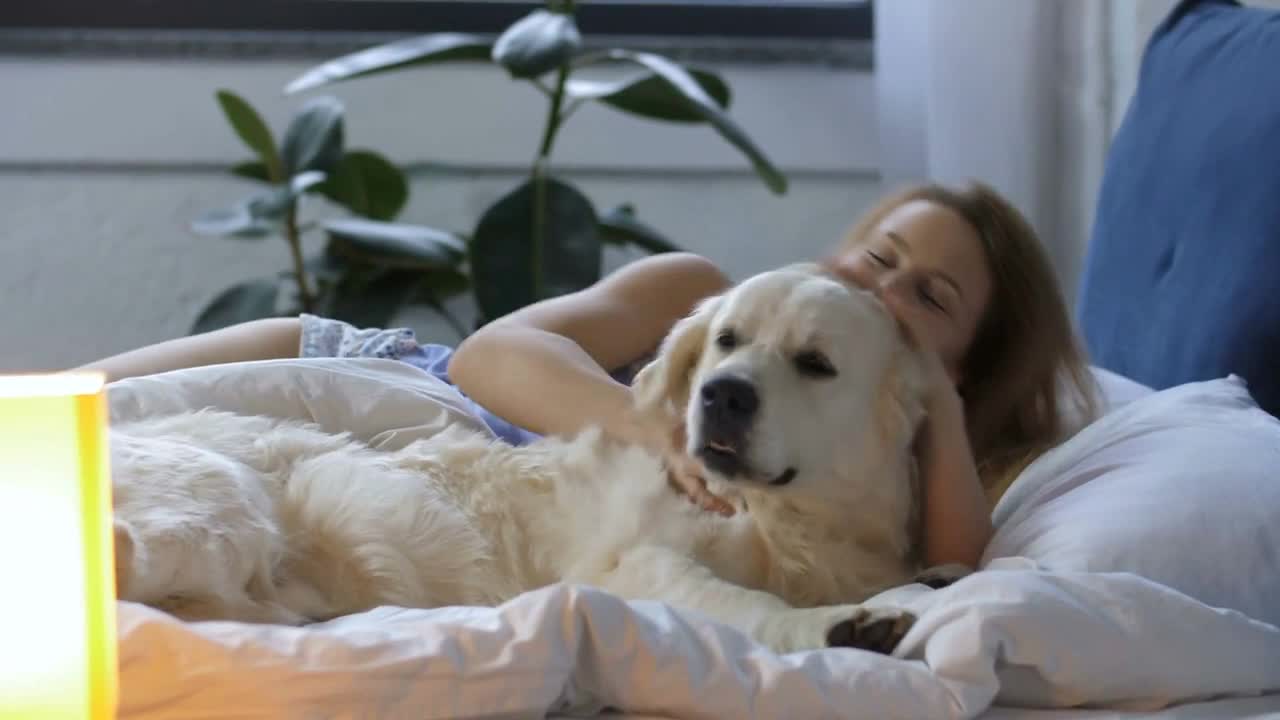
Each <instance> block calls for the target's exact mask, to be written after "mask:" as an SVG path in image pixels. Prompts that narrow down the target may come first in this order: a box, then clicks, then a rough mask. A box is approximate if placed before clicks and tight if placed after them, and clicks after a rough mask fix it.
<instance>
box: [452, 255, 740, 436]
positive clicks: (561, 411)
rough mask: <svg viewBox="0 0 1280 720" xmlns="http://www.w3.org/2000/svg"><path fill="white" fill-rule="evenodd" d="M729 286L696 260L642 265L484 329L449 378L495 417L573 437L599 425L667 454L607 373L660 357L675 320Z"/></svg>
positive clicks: (661, 259) (664, 259) (658, 258)
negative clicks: (661, 344)
mask: <svg viewBox="0 0 1280 720" xmlns="http://www.w3.org/2000/svg"><path fill="white" fill-rule="evenodd" d="M728 284H729V281H728V279H727V278H726V277H725V276H724V274H723V273H721V272H720V270H719V269H717V268H716V267H715V266H714V265H713V264H711V263H710V262H709V261H707V260H705V259H704V258H701V257H698V256H696V255H690V254H686V253H667V254H661V255H654V256H651V257H648V258H644V259H642V260H637V261H635V262H633V263H630V264H628V265H626V266H624V267H623V268H621V269H619V270H617V271H615V272H614V273H611V274H610V275H608V276H606V277H605V278H603V279H601V280H600V281H599V282H598V283H596V284H595V285H593V286H592V287H590V288H588V289H586V290H582V291H580V292H577V293H573V294H570V295H565V296H561V297H558V298H553V299H549V300H544V301H542V302H539V303H535V304H534V305H530V306H528V307H526V308H523V309H521V310H519V311H517V312H514V313H512V314H511V315H508V316H506V317H503V318H500V319H499V320H496V321H494V322H492V323H490V324H489V325H486V326H485V327H483V328H481V329H480V330H478V331H477V332H475V333H474V334H472V335H471V336H470V337H469V338H467V339H466V340H465V341H463V342H462V344H461V345H459V346H458V349H457V351H456V352H455V353H454V356H453V358H452V360H451V361H450V363H449V377H450V379H451V380H452V381H453V382H454V383H455V384H456V385H457V386H458V387H459V389H461V390H462V391H463V392H465V393H466V394H467V395H469V396H470V397H471V398H472V399H473V400H475V401H476V402H478V403H480V404H481V405H483V406H484V407H485V408H487V409H488V410H490V411H491V412H493V413H496V414H498V415H500V416H502V417H503V418H505V419H507V420H509V421H511V422H513V423H515V424H516V425H520V426H521V427H525V428H528V429H530V430H532V431H534V432H537V433H540V434H571V433H574V432H577V431H579V430H581V429H583V428H584V427H586V426H588V425H592V424H594V425H598V426H600V427H601V429H603V430H604V431H605V432H607V433H609V434H611V435H614V436H615V437H618V438H621V439H624V440H627V441H630V442H637V443H642V444H645V445H647V446H649V447H654V448H655V449H660V448H657V447H655V446H656V445H658V444H659V443H661V442H662V441H664V440H665V439H660V438H655V437H653V436H652V432H653V430H654V429H653V428H649V427H646V426H642V425H640V424H639V423H638V422H637V420H636V418H635V415H634V413H633V411H632V399H631V390H630V388H628V387H627V386H626V385H623V384H621V383H619V382H617V381H615V380H614V379H613V378H611V377H610V376H609V371H610V370H611V369H614V368H618V367H621V366H622V365H624V364H626V363H629V362H632V361H634V360H635V359H636V358H638V357H641V356H642V355H644V354H645V353H646V352H649V351H651V350H653V349H654V348H655V347H656V346H657V345H658V343H659V342H661V340H662V338H663V337H664V336H665V335H666V333H667V332H668V331H669V330H670V329H671V326H672V325H674V324H675V322H676V321H677V320H679V319H680V318H682V317H684V316H685V315H687V314H689V312H691V311H692V309H693V308H694V306H695V305H696V304H697V303H698V302H700V301H701V300H703V299H704V298H706V297H708V296H710V295H712V294H715V293H717V292H719V291H721V290H723V289H724V288H725V287H727V286H728ZM661 449H662V450H665V448H661Z"/></svg>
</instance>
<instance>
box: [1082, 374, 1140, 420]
mask: <svg viewBox="0 0 1280 720" xmlns="http://www.w3.org/2000/svg"><path fill="white" fill-rule="evenodd" d="M1089 371H1090V372H1092V373H1093V378H1094V380H1096V381H1097V383H1098V389H1099V391H1100V393H1101V395H1102V407H1103V409H1104V410H1105V411H1107V412H1110V411H1111V410H1115V409H1116V408H1120V407H1124V406H1125V405H1128V404H1129V403H1131V402H1133V401H1134V400H1137V399H1138V398H1143V397H1146V396H1148V395H1150V394H1151V393H1153V392H1155V390H1152V389H1151V388H1149V387H1147V386H1146V385H1143V384H1142V383H1140V382H1137V381H1136V380H1130V379H1129V378H1127V377H1125V376H1123V375H1120V374H1118V373H1114V372H1111V371H1110V370H1107V369H1105V368H1100V367H1092V366H1091V367H1090V368H1089Z"/></svg>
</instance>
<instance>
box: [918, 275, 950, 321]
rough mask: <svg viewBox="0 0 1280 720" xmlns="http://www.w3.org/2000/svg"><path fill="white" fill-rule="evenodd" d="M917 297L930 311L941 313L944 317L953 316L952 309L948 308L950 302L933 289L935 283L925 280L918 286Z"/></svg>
mask: <svg viewBox="0 0 1280 720" xmlns="http://www.w3.org/2000/svg"><path fill="white" fill-rule="evenodd" d="M916 296H917V297H918V298H919V300H920V302H921V303H922V304H923V305H925V306H926V307H928V308H929V309H930V310H934V311H937V312H940V313H942V314H944V315H948V316H949V315H951V308H950V307H949V306H948V304H949V301H948V299H947V298H944V297H942V295H941V294H940V293H939V292H938V291H937V290H936V289H935V288H934V287H933V281H931V280H924V281H923V282H920V283H919V284H918V285H916Z"/></svg>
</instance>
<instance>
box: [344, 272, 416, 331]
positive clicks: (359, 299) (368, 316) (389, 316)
mask: <svg viewBox="0 0 1280 720" xmlns="http://www.w3.org/2000/svg"><path fill="white" fill-rule="evenodd" d="M421 282H422V274H421V273H419V272H414V271H409V270H392V269H388V268H380V267H375V266H353V267H352V268H351V269H350V271H349V272H347V273H346V274H345V275H344V277H343V278H342V279H341V280H339V281H338V283H337V284H336V285H334V286H333V288H332V289H331V291H330V296H329V297H328V298H326V300H327V302H326V304H325V306H324V314H325V315H326V316H327V317H331V318H334V319H337V320H343V321H345V322H349V323H351V324H352V325H355V326H356V327H388V326H389V325H391V323H392V322H393V321H394V320H395V316H396V314H397V313H399V312H400V310H401V308H403V307H405V306H406V305H408V304H409V303H410V301H411V299H412V298H413V297H414V295H415V294H416V293H417V292H418V287H419V285H420V284H421Z"/></svg>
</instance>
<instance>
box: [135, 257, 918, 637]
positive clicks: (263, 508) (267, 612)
mask: <svg viewBox="0 0 1280 720" xmlns="http://www.w3.org/2000/svg"><path fill="white" fill-rule="evenodd" d="M726 328H732V330H733V331H734V333H736V335H737V337H738V338H739V342H738V344H737V346H736V347H735V348H733V349H731V350H725V349H722V348H721V347H720V344H719V343H718V342H717V337H719V336H720V335H721V334H722V332H723V331H724V330H725V329H726ZM814 350H816V351H819V352H821V353H823V354H825V356H826V358H827V359H828V360H829V361H830V364H831V366H832V367H833V368H834V369H835V370H836V371H837V373H838V374H837V375H835V376H834V377H828V378H820V377H811V376H809V375H806V374H804V373H802V372H800V371H798V370H797V367H796V364H795V358H796V355H797V353H801V352H805V351H814ZM726 373H729V374H732V375H734V376H736V377H739V378H741V379H744V380H746V381H748V382H750V383H752V384H753V385H754V386H755V387H756V389H757V390H758V392H759V394H760V397H761V403H760V411H759V413H758V417H757V418H756V420H755V422H754V424H753V426H752V429H751V431H750V433H749V436H748V440H749V441H748V443H747V444H746V445H745V446H744V452H743V455H744V457H743V461H744V463H745V465H746V466H747V467H749V468H750V469H751V472H753V473H755V477H758V478H759V479H760V480H762V481H767V480H768V479H770V478H777V477H778V476H779V475H780V474H781V473H783V472H784V471H785V470H786V469H787V468H791V469H793V470H794V471H795V472H794V480H793V481H792V482H790V483H788V484H786V485H785V486H780V487H775V486H772V485H770V484H768V483H767V482H758V481H756V480H753V479H752V477H746V478H741V477H740V478H736V479H727V478H722V477H714V476H713V477H712V478H710V480H709V483H710V485H711V487H712V489H713V490H715V491H717V492H719V493H721V494H723V495H725V496H727V497H729V498H731V499H732V501H733V502H734V503H735V505H736V506H737V508H738V512H737V514H736V515H734V516H733V517H731V518H725V517H721V516H719V515H714V514H711V513H707V512H703V511H701V510H699V509H697V508H696V507H695V506H694V505H693V504H692V503H690V502H689V501H688V500H687V499H686V498H685V497H683V496H681V495H680V494H679V493H677V492H675V491H674V490H673V489H671V488H670V486H669V485H668V482H667V479H666V474H665V470H664V468H663V466H662V463H661V461H660V459H659V458H656V457H654V456H652V455H650V454H648V453H647V452H645V451H642V450H640V449H638V448H635V447H628V446H623V445H621V444H619V443H616V442H614V441H612V440H611V439H609V438H607V437H605V436H603V435H602V434H601V433H599V432H597V431H594V430H592V431H587V432H585V433H583V434H581V435H580V436H578V437H576V438H573V439H568V440H562V439H555V438H547V439H544V440H541V441H538V442H535V443H533V444H531V445H528V446H524V447H518V448H517V447H510V446H507V445H505V444H502V443H499V442H495V441H492V440H490V439H488V438H486V437H483V436H480V435H478V434H475V433H472V432H470V431H465V430H462V429H453V430H449V431H446V432H444V433H441V434H439V435H437V436H435V437H432V438H431V439H429V440H425V441H419V442H415V443H413V444H411V445H409V446H407V447H405V448H404V449H402V450H399V451H395V452H386V451H377V450H373V449H370V448H368V447H365V446H363V445H361V444H359V443H358V442H356V441H354V440H352V439H351V438H349V437H346V436H335V435H331V434H326V433H323V432H321V431H319V430H318V429H316V428H315V427H313V426H309V425H305V424H301V423H297V422H290V421H281V420H273V419H267V418H263V417H249V416H239V415H233V414H229V413H226V412H221V411H214V410H205V411H201V412H192V413H184V414H179V415H174V416H168V417H159V418H152V419H146V420H142V421H138V422H133V423H129V424H125V425H122V426H120V427H116V428H113V432H112V467H113V472H114V479H115V509H116V541H117V578H118V583H119V590H120V596H121V597H122V598H124V599H128V600H134V601H139V602H144V603H148V604H152V605H155V606H157V607H161V608H164V609H166V610H169V611H170V612H173V613H174V614H176V615H178V616H180V617H184V618H188V619H204V618H225V619H235V620H243V621H260V622H275V623H302V622H306V621H308V620H317V619H324V618H330V617H334V616H338V615H342V614H347V613H354V612H359V611H362V610H366V609H369V608H372V607H376V606H379V605H399V606H406V607H435V606H442V605H457V604H468V605H474V604H496V603H500V602H502V601H504V600H506V599H508V598H511V597H513V596H514V595H516V594H518V593H520V592H522V591H525V590H529V589H532V588H536V587H539V586H543V585H546V584H549V583H555V582H560V581H565V582H577V583H587V584H592V585H596V586H599V587H602V588H604V589H607V590H609V591H612V592H615V593H617V594H619V595H621V596H623V597H626V598H649V599H656V600H661V601H666V602H669V603H671V604H673V605H676V606H683V607H688V608H691V609H694V610H698V611H701V612H703V613H705V614H708V615H710V616H712V617H715V618H718V619H719V620H721V621H724V622H726V623H729V624H732V625H734V626H736V627H738V628H741V629H742V630H743V631H745V632H748V633H750V634H752V635H753V636H754V637H755V638H756V639H757V640H758V641H760V642H763V643H766V644H768V645H769V646H770V647H772V648H774V649H775V650H777V651H780V652H786V651H792V650H799V649H807V648H816V647H822V646H824V645H826V644H828V642H829V639H830V638H829V632H830V631H831V630H832V629H833V628H834V627H836V626H837V625H842V626H843V627H844V629H845V631H844V635H843V636H842V637H843V640H839V639H836V640H835V641H836V642H844V643H846V644H870V645H872V646H876V645H878V644H880V643H879V642H878V641H876V640H875V639H874V638H873V639H872V640H871V641H869V642H864V641H863V640H860V639H859V638H858V635H859V633H862V631H864V630H869V629H870V628H872V627H873V626H877V625H878V626H879V630H878V631H874V632H873V633H872V634H873V635H874V634H879V635H880V636H881V638H880V640H883V639H884V638H883V635H884V633H885V631H886V627H885V624H886V621H887V624H888V625H889V626H891V627H889V628H888V631H889V634H891V635H893V636H894V641H895V642H896V638H897V637H898V636H900V634H901V633H902V632H904V631H905V628H906V626H907V625H908V624H909V622H910V619H911V618H910V617H909V616H908V615H906V614H905V613H900V612H897V611H885V610H879V611H875V612H869V611H867V610H866V609H864V608H861V607H859V606H857V605H855V604H852V603H857V602H859V601H861V600H863V599H865V598H866V597H868V596H869V595H870V594H872V593H874V592H876V591H878V590H880V589H883V588H885V587H888V586H892V585H895V584H898V583H901V582H904V581H905V580H907V579H909V578H910V577H911V575H912V574H913V572H914V571H915V570H916V567H915V565H914V562H913V559H912V537H911V536H912V529H911V527H912V517H913V514H914V513H915V503H916V498H915V489H914V487H913V467H912V461H911V459H910V457H911V454H910V447H909V446H910V443H911V440H912V437H913V434H914V432H915V429H916V427H917V424H918V422H919V420H920V419H921V415H922V407H921V404H920V398H921V396H922V392H923V389H922V387H921V386H920V383H921V382H922V380H921V373H920V369H919V364H918V362H917V360H916V356H915V355H914V353H913V352H912V350H911V348H909V347H908V346H907V345H906V344H905V343H904V341H903V339H902V337H901V335H900V334H899V332H898V331H897V328H896V326H895V325H894V323H893V321H892V320H891V318H890V317H889V316H888V314H887V313H886V312H885V311H884V309H883V307H881V306H880V305H879V304H878V303H877V302H875V301H874V299H873V298H871V297H870V296H869V295H867V294H865V293H863V292H861V291H859V290H856V289H851V288H849V287H846V286H845V285H843V284H841V283H839V282H837V281H835V280H833V279H831V278H828V277H826V276H825V275H824V274H823V273H822V272H821V271H820V270H818V269H817V268H814V267H812V266H796V267H791V268H785V269H782V270H778V271H773V272H768V273H763V274H761V275H759V276H756V277H753V278H751V279H749V280H747V281H745V282H744V283H742V284H740V285H738V286H736V287H735V288H733V289H731V290H730V291H728V292H727V293H725V294H724V295H722V296H719V297H716V298H713V299H711V300H710V301H708V302H706V303H704V304H703V305H702V306H701V307H700V308H698V309H697V310H696V311H695V312H694V313H693V314H691V316H690V317H688V318H686V319H685V320H683V321H682V322H680V323H679V324H678V326H677V327H676V328H675V329H674V330H673V332H672V333H671V334H670V335H669V336H668V338H667V339H666V340H665V342H664V344H663V346H662V348H661V349H660V352H659V354H658V357H657V359H656V360H655V361H654V362H653V363H651V364H650V365H648V366H647V367H646V368H645V369H644V370H643V371H642V372H641V375H640V377H638V378H637V380H636V384H635V394H636V397H637V399H638V402H639V403H640V406H641V407H642V408H643V410H644V411H645V412H649V413H654V414H655V415H656V417H657V418H658V419H659V421H663V422H669V423H675V422H679V421H680V419H681V418H683V419H684V421H685V422H686V423H687V427H688V428H689V433H688V436H689V442H690V448H691V449H692V450H697V449H698V448H699V447H701V443H703V440H702V438H701V431H700V429H699V428H700V427H701V424H702V417H701V412H702V409H701V408H702V403H700V402H689V399H690V398H691V397H692V398H695V399H696V398H697V397H698V393H699V388H700V387H701V386H702V384H703V383H705V382H706V381H707V380H708V379H710V378H713V377H719V376H723V375H724V374H726ZM748 475H749V476H750V475H751V473H748ZM833 637H834V636H833ZM883 649H887V648H883Z"/></svg>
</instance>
